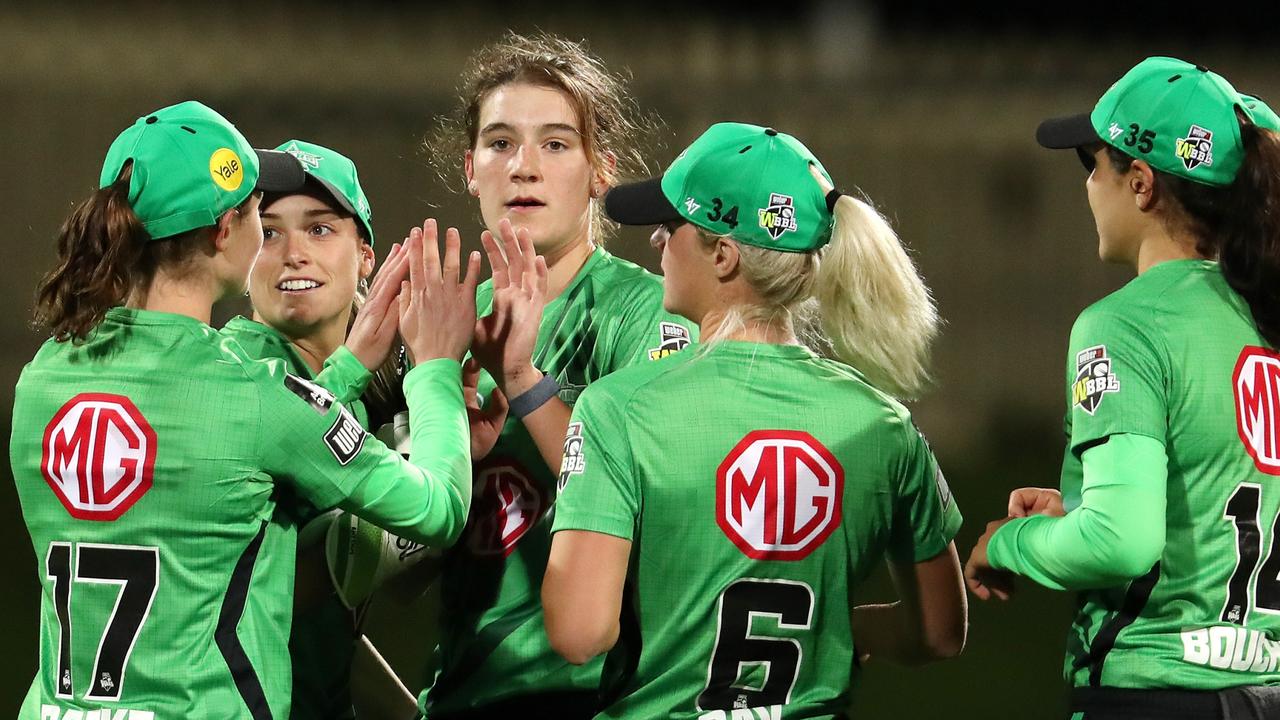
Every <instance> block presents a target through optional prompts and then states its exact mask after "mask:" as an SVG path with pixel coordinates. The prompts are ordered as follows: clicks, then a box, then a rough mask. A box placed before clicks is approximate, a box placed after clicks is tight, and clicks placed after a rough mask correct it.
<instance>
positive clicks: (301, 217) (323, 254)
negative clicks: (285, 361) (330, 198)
mask: <svg viewBox="0 0 1280 720" xmlns="http://www.w3.org/2000/svg"><path fill="white" fill-rule="evenodd" d="M344 215H345V213H343V214H339V213H338V212H337V211H335V210H334V208H333V207H331V206H330V205H329V204H328V203H325V202H323V201H321V200H319V199H318V198H315V197H312V196H310V195H286V196H285V197H282V198H280V199H279V200H276V201H275V202H273V203H271V204H270V205H268V206H267V207H264V208H262V228H263V235H264V239H263V243H262V252H261V253H259V255H258V261H257V262H256V263H255V264H254V266H253V273H252V274H251V275H250V278H249V297H250V299H251V300H252V302H253V309H254V312H255V314H256V315H257V316H258V318H259V319H260V320H261V321H262V322H265V323H266V324H268V325H270V326H271V327H273V328H276V329H277V330H280V331H281V332H283V333H284V334H285V335H287V336H289V337H290V338H295V339H296V338H300V337H307V336H309V335H312V334H315V333H317V332H320V331H323V330H329V329H332V328H333V327H335V326H340V327H341V328H342V331H343V332H344V333H345V332H346V327H347V321H348V319H349V318H350V312H351V301H352V299H353V298H354V297H355V294H356V286H357V284H358V283H359V281H360V279H361V278H364V277H367V276H368V275H369V273H370V272H372V271H373V249H372V248H370V247H369V245H368V244H367V243H365V242H364V241H363V240H361V239H360V234H359V231H358V230H357V226H356V220H355V219H354V218H352V217H344Z"/></svg>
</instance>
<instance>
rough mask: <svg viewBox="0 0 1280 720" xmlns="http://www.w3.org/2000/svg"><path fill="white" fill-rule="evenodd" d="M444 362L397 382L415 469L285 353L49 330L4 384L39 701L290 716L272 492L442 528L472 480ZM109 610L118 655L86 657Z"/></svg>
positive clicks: (289, 527) (151, 336)
mask: <svg viewBox="0 0 1280 720" xmlns="http://www.w3.org/2000/svg"><path fill="white" fill-rule="evenodd" d="M459 375H460V366H459V364H458V363H457V362H455V361H452V360H436V361H432V362H429V363H424V364H422V365H420V366H418V367H416V368H414V370H413V371H412V372H411V373H410V374H409V376H408V377H407V378H406V382H405V386H406V387H405V393H406V397H407V398H408V401H409V406H410V408H411V409H412V410H413V411H414V413H415V421H416V422H418V424H419V427H418V428H415V430H417V429H420V430H421V434H419V435H418V438H422V440H418V438H415V445H417V447H416V448H415V462H417V463H419V464H420V466H414V465H410V464H408V463H407V462H406V461H405V460H404V459H403V458H402V457H401V456H400V455H399V454H397V453H395V452H393V451H391V450H388V449H387V448H386V447H385V446H383V445H382V444H381V443H379V442H378V441H377V440H375V439H373V438H369V437H367V436H366V435H364V434H363V430H362V429H360V428H359V424H358V422H357V421H356V420H355V419H354V417H352V415H351V413H350V411H349V410H347V409H346V408H345V407H344V406H343V405H342V404H341V403H338V402H335V401H333V400H332V399H330V398H329V397H328V396H327V394H326V393H324V392H323V391H322V390H319V389H318V387H316V386H314V385H311V384H308V383H307V381H306V380H305V379H303V378H296V377H294V376H291V375H289V373H288V366H287V365H286V364H285V363H283V362H281V361H279V360H267V361H258V360H252V359H250V358H248V357H247V353H246V351H245V350H244V348H242V347H241V346H240V344H239V343H238V342H236V341H235V340H234V339H232V338H228V337H224V336H221V335H219V334H218V333H217V332H216V331H214V330H213V329H212V328H210V327H209V326H208V325H205V324H204V323H201V322H199V321H197V320H194V319H192V318H189V317H185V316H181V315H174V314H169V313H160V312H151V311H144V310H129V309H124V308H113V309H111V310H109V311H108V312H107V316H106V318H105V320H104V321H103V322H102V323H101V325H100V326H99V327H98V328H96V329H95V330H94V331H93V332H92V333H90V334H89V336H88V337H87V338H86V340H85V342H84V343H83V344H80V345H75V344H72V343H70V342H66V343H58V342H54V341H52V340H50V341H48V342H46V343H45V344H44V345H43V346H42V347H41V349H40V351H39V352H38V353H37V355H36V357H35V358H34V359H33V360H32V361H31V362H30V363H29V364H28V365H27V366H26V368H25V369H24V370H23V373H22V377H21V379H20V380H19V381H18V385H17V388H16V390H15V400H14V415H13V435H12V437H11V442H10V462H11V466H12V469H13V478H14V484H15V486H16V488H17V493H18V497H19V500H20V502H21V505H22V513H23V518H24V520H25V522H26V524H27V528H28V531H29V532H30V535H31V540H32V550H33V551H34V556H35V557H34V559H35V561H36V565H37V568H38V582H39V583H40V586H41V607H40V658H41V666H40V672H39V674H38V675H37V677H36V679H35V681H34V682H35V683H36V685H37V686H38V687H37V690H36V692H37V693H38V695H39V702H40V704H41V705H42V706H46V705H47V706H52V707H51V710H52V712H54V713H56V714H57V715H58V716H59V717H61V716H63V715H65V714H66V712H67V711H70V710H72V709H76V710H81V711H84V712H86V713H88V711H94V710H99V709H104V708H110V710H111V711H112V712H113V713H114V712H119V711H122V710H124V709H136V710H138V711H146V712H150V713H154V715H155V716H156V717H219V718H248V717H251V716H254V713H257V715H256V716H259V717H260V716H261V713H263V712H267V711H269V712H270V713H271V715H272V716H274V717H280V718H284V717H288V716H289V708H290V694H291V688H292V680H291V668H290V658H289V655H288V652H287V649H286V648H287V640H288V635H289V626H290V616H291V614H292V584H293V576H294V565H295V555H296V549H295V542H296V535H297V526H296V523H295V522H294V521H293V519H292V518H288V517H287V516H286V514H285V513H281V512H278V510H279V506H278V502H280V499H281V497H282V496H284V495H288V494H289V493H290V491H291V492H292V493H294V494H296V495H298V496H301V497H302V498H305V499H306V500H308V501H309V502H311V503H312V504H314V505H316V506H318V507H328V506H333V505H337V506H339V507H342V508H344V509H347V510H350V511H353V512H356V513H359V514H361V515H362V516H364V517H367V518H369V519H371V520H373V521H374V522H376V523H378V524H380V525H383V526H385V527H388V528H395V529H396V530H397V531H398V532H399V533H400V534H403V535H405V536H409V537H413V538H415V539H418V540H419V541H426V542H436V543H442V544H443V543H447V542H450V541H452V540H453V539H454V538H456V537H457V533H458V532H459V531H460V530H461V528H462V524H463V522H464V520H465V518H466V511H467V506H468V501H469V498H470V491H471V481H470V465H469V452H470V447H469V441H468V435H467V422H466V413H465V407H464V405H463V400H462V393H461V390H460V388H459ZM46 448H47V449H48V451H49V453H50V456H49V457H50V460H51V462H50V463H49V464H46V463H45V462H44V461H43V460H44V457H45V450H46ZM82 461H83V462H82ZM82 480H83V481H85V482H83V483H82V482H81V481H82ZM148 483H149V484H148ZM104 546H110V552H111V553H113V554H111V555H107V556H104V555H103V554H102V548H103V547H104ZM117 552H118V553H120V554H121V557H117V556H116V555H115V554H114V553H117ZM86 553H87V554H86ZM86 558H88V559H87V560H86ZM104 560H110V561H112V562H108V563H106V564H105V565H99V566H98V567H97V568H96V569H92V568H93V567H94V565H95V564H96V563H99V562H101V561H104ZM77 562H79V563H81V564H80V565H79V566H77V565H76V563H77ZM85 562H88V563H89V564H88V565H85V564H84V563H85ZM113 563H114V564H113ZM121 563H123V565H122V564H121ZM77 567H79V568H80V570H76V568H77ZM90 571H92V572H94V573H96V574H98V575H100V576H103V577H116V578H121V577H129V578H133V580H131V581H130V584H132V586H133V587H134V588H137V589H135V590H129V589H128V587H122V585H121V583H120V582H93V581H92V579H89V581H88V582H86V581H85V575H86V573H87V572H90ZM75 574H78V575H79V576H80V578H81V579H79V580H77V579H75ZM149 585H150V587H151V588H152V589H151V592H150V593H147V592H145V591H146V588H147V587H148V586H149ZM69 586H74V589H73V590H72V591H71V593H70V595H69V597H68V595H67V593H66V592H64V591H63V588H67V587H69ZM138 589H140V590H141V591H142V592H141V594H139V590H138ZM126 594H127V596H128V598H129V602H128V603H125V600H124V598H125V597H126ZM117 601H119V602H120V603H122V604H121V605H120V607H119V608H117ZM148 608H149V609H152V610H158V609H163V612H158V611H157V612H149V611H148ZM112 617H114V618H116V622H117V623H120V622H125V623H126V624H125V625H122V626H120V627H122V628H124V629H125V630H127V631H128V632H129V633H132V632H133V631H134V630H136V636H135V637H134V638H133V639H134V642H133V643H132V644H131V645H128V647H131V648H132V649H131V651H130V652H129V653H128V656H127V658H124V659H123V660H124V661H123V662H122V663H118V669H117V668H108V667H106V666H104V665H103V664H102V663H101V662H99V660H100V655H101V653H100V641H101V639H102V638H103V637H104V635H105V634H106V630H105V627H106V625H107V624H108V619H109V618H112ZM64 627H67V628H74V632H71V633H70V634H69V635H68V634H65V633H63V632H62V629H63V628H64ZM109 645H111V644H109ZM111 647H119V646H118V645H111ZM114 657H115V660H117V661H119V660H121V658H120V656H114ZM95 667H97V668H98V669H97V671H96V672H95V671H94V669H95ZM233 667H234V668H236V673H237V674H236V675H233V672H232V668H233ZM175 669H178V670H180V671H177V670H175ZM103 673H106V675H105V676H104V675H103ZM251 707H253V708H255V709H253V710H251ZM41 712H42V714H43V713H44V712H45V710H44V709H43V708H42V711H41ZM135 714H136V713H135Z"/></svg>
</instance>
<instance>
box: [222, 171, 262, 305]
mask: <svg viewBox="0 0 1280 720" xmlns="http://www.w3.org/2000/svg"><path fill="white" fill-rule="evenodd" d="M261 202H262V196H261V195H259V194H258V193H253V194H252V195H250V196H249V199H248V200H247V201H245V202H244V203H243V204H242V205H240V207H239V208H237V211H236V212H235V213H233V214H232V216H231V224H230V234H229V236H228V237H227V244H226V249H225V251H224V252H225V255H226V260H227V265H226V266H229V267H230V277H228V278H226V280H225V281H223V283H222V284H223V292H222V295H223V297H232V296H235V295H243V294H244V291H245V288H247V287H248V279H249V270H250V268H252V267H253V262H254V258H256V257H257V256H258V251H259V250H260V249H261V248H262V222H261V221H260V220H259V218H258V208H259V206H260V204H261ZM226 266H224V267H226Z"/></svg>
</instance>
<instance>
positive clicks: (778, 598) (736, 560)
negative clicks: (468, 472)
mask: <svg viewBox="0 0 1280 720" xmlns="http://www.w3.org/2000/svg"><path fill="white" fill-rule="evenodd" d="M560 483H561V487H560V498H559V501H558V504H557V507H556V517H555V527H554V530H555V532H560V531H562V530H587V531H591V532H598V533H604V534H607V535H613V536H617V537H620V538H624V539H627V540H630V541H631V542H632V551H631V560H630V565H629V569H628V579H627V588H626V595H625V599H624V604H623V612H622V627H621V633H620V638H619V641H618V644H617V645H616V646H615V647H614V649H613V650H612V651H611V652H610V653H609V656H608V660H607V661H606V666H605V671H604V682H603V683H602V693H603V695H604V697H605V699H606V700H608V701H610V704H608V705H607V706H606V707H605V709H604V710H603V712H602V715H601V716H602V717H607V718H645V719H648V718H659V717H661V718H672V719H673V720H674V719H682V718H688V719H691V720H692V719H694V718H697V719H699V720H711V719H719V720H729V718H731V717H732V718H738V717H743V718H748V717H749V718H772V719H773V720H780V719H787V720H791V719H797V718H832V717H837V716H843V715H844V713H845V711H846V709H847V707H848V705H849V700H850V693H851V686H852V676H853V675H854V674H855V673H856V670H855V667H854V640H855V638H854V637H853V636H852V628H851V627H850V610H851V609H852V607H853V606H854V604H855V602H854V590H855V589H856V587H857V586H858V584H859V583H860V582H861V581H862V580H863V579H864V578H865V577H866V576H867V575H868V574H869V573H870V572H871V571H872V569H873V568H874V567H875V566H876V565H878V564H879V563H881V562H883V561H884V560H885V558H886V556H887V557H889V558H890V559H892V560H894V561H896V562H899V563H913V562H919V561H923V560H926V559H929V558H932V557H934V556H936V555H937V554H938V553H940V552H942V551H943V550H945V549H946V547H947V545H948V543H949V542H951V540H952V538H953V537H954V536H955V533H956V531H957V530H958V529H959V526H960V520H961V518H960V512H959V510H958V508H957V507H956V504H955V502H954V500H953V499H952V497H951V492H950V490H949V489H948V488H947V486H946V481H945V480H944V479H943V476H942V473H941V471H940V470H939V469H938V465H937V462H936V460H935V459H934V457H933V453H932V452H931V451H930V450H929V447H928V445H927V444H926V443H925V440H924V438H923V437H922V436H921V434H920V433H919V432H918V431H917V430H916V428H915V426H914V425H913V424H912V423H911V418H910V415H909V414H908V412H907V410H906V409H905V408H903V407H902V406H901V405H899V404H898V403H897V402H895V401H894V400H893V399H891V398H890V397H888V396H887V395H885V394H883V393H881V392H879V391H878V390H876V389H874V388H872V387H871V386H870V385H868V384H867V383H866V381H865V380H864V379H863V378H862V376H861V375H860V374H858V373H857V372H856V371H854V370H852V369H851V368H849V367H848V366H846V365H843V364H841V363H838V362H835V361H832V360H826V359H822V358H819V357H817V356H816V355H814V354H813V353H812V352H810V351H809V350H808V349H807V348H804V347H801V346H796V345H765V344H758V343H747V342H731V341H724V342H718V343H716V344H714V345H712V346H710V347H709V348H703V349H699V350H697V351H690V352H686V353H682V354H680V355H678V356H676V357H672V358H669V359H666V360H663V361H661V362H658V363H654V364H652V365H650V366H646V367H636V368H631V369H628V370H624V371H622V372H619V373H616V374H614V375H612V376H610V377H608V378H605V379H604V380H602V381H600V382H599V383H597V384H596V385H594V386H593V387H591V388H588V389H587V391H586V392H585V393H584V394H583V396H582V399H581V400H580V401H579V402H578V405H577V406H576V407H575V408H574V413H573V421H572V422H571V423H570V425H569V434H568V438H567V440H566V442H565V458H564V466H563V468H562V470H561V479H560Z"/></svg>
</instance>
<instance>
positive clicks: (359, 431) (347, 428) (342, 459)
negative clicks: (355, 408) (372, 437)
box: [324, 408, 369, 465]
mask: <svg viewBox="0 0 1280 720" xmlns="http://www.w3.org/2000/svg"><path fill="white" fill-rule="evenodd" d="M368 434H369V433H367V432H365V431H364V428H363V427H362V426H361V425H360V421H359V420H356V418H355V416H354V415H352V414H351V413H350V412H349V411H348V410H347V409H346V408H340V409H339V410H338V419H337V420H334V421H333V427H330V428H329V431H328V432H326V433H325V434H324V444H325V445H327V446H328V447H329V452H331V453H333V456H334V457H335V458H337V460H338V464H339V465H346V464H347V463H349V462H351V461H352V460H354V459H355V458H356V455H359V454H360V448H362V447H364V438H365V436H366V435H368Z"/></svg>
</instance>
